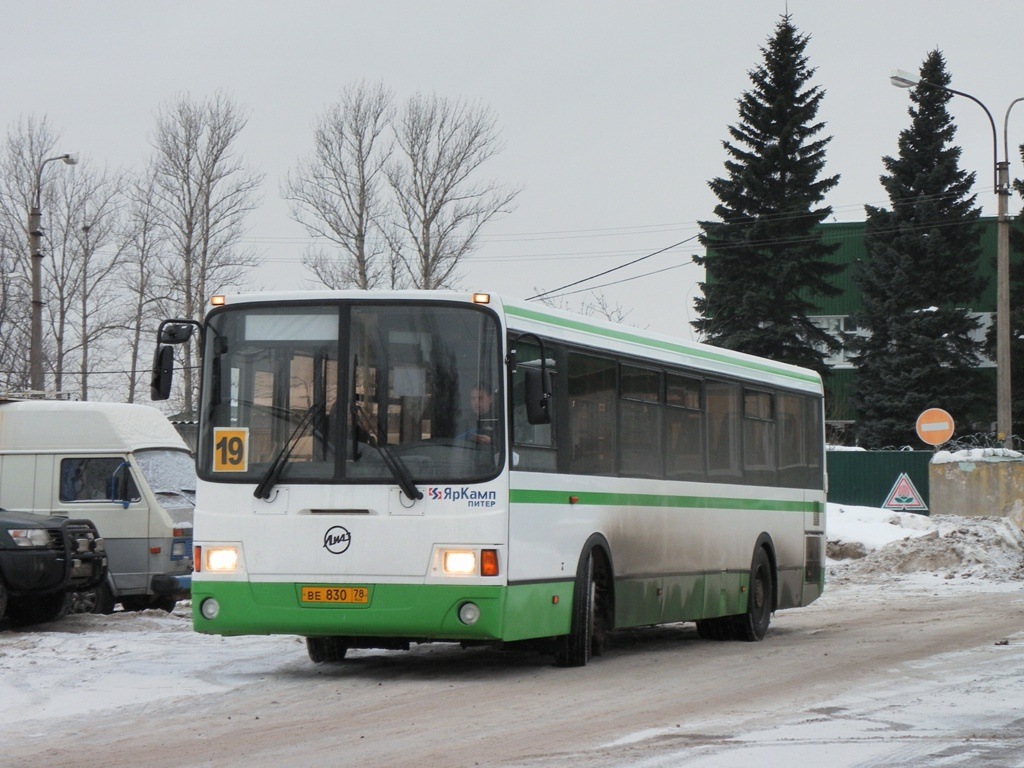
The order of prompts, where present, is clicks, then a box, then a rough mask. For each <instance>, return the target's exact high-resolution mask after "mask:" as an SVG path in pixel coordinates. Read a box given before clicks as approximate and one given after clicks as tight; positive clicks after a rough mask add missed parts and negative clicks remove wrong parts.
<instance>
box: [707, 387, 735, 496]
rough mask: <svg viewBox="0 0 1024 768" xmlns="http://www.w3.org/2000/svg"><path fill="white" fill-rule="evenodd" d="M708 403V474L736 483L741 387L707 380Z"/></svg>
mask: <svg viewBox="0 0 1024 768" xmlns="http://www.w3.org/2000/svg"><path fill="white" fill-rule="evenodd" d="M705 393H706V398H707V404H708V474H709V475H710V476H711V477H714V478H716V479H718V480H722V481H726V482H728V481H730V480H731V481H734V482H738V481H739V480H740V478H741V477H742V471H741V467H740V420H741V418H740V417H741V413H742V406H743V403H742V399H741V397H740V387H739V385H737V384H729V383H726V382H722V381H709V382H708V383H707V385H706V387H705Z"/></svg>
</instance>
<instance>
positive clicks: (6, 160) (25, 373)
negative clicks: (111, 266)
mask: <svg viewBox="0 0 1024 768" xmlns="http://www.w3.org/2000/svg"><path fill="white" fill-rule="evenodd" d="M59 140H60V133H59V132H57V131H55V130H54V129H53V128H52V127H51V126H50V124H49V122H48V121H47V119H46V118H45V117H44V118H41V119H37V118H34V117H29V118H23V119H19V120H18V122H17V123H15V124H14V125H13V126H12V127H11V128H10V129H9V130H8V133H7V136H6V139H5V141H4V143H3V147H2V150H0V288H2V290H3V302H2V304H0V388H2V389H5V390H23V389H28V386H29V328H30V317H31V309H32V305H31V286H32V282H31V264H30V262H29V252H28V240H29V238H28V211H29V208H30V207H31V206H32V202H33V198H34V195H35V184H36V176H37V173H38V169H39V168H40V166H41V164H42V162H43V160H44V159H45V158H48V157H51V156H53V154H54V148H55V147H56V145H57V142H58V141H59ZM53 178H54V176H53V175H52V174H50V175H47V176H44V177H43V178H42V186H41V188H40V198H41V200H42V201H43V210H45V211H46V212H47V217H48V218H49V217H52V215H53V210H54V208H53V205H52V203H53V200H52V185H53ZM43 225H44V227H45V226H47V223H46V220H44V222H43ZM44 242H46V241H45V240H44ZM44 311H45V307H44ZM48 342H49V340H48V339H43V343H44V351H45V350H46V348H47V347H48V346H50V345H49V343H48Z"/></svg>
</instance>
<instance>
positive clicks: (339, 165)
mask: <svg viewBox="0 0 1024 768" xmlns="http://www.w3.org/2000/svg"><path fill="white" fill-rule="evenodd" d="M393 117H394V107H393V106H392V95H391V92H390V91H389V90H387V89H386V88H384V86H383V85H382V84H379V83H378V84H376V85H373V86H370V85H367V84H366V83H365V82H361V83H359V84H357V85H352V86H349V87H347V88H346V89H345V90H344V91H342V94H341V99H340V101H339V102H337V103H336V104H333V105H332V106H330V107H328V108H327V110H326V111H325V112H324V113H323V114H322V115H321V116H320V117H319V118H318V119H317V121H316V123H315V127H314V134H313V137H314V144H315V146H314V150H313V154H312V156H310V157H309V158H307V159H304V160H300V161H299V165H298V168H297V170H296V172H295V174H294V175H292V174H288V177H287V179H286V181H285V188H284V197H285V199H287V200H290V201H291V203H292V209H291V210H292V217H293V218H294V219H295V220H296V221H298V222H299V223H300V224H302V225H303V226H304V227H305V228H306V231H307V232H308V233H309V234H310V235H312V236H314V237H321V238H324V239H326V240H327V241H329V242H331V243H333V244H334V245H336V246H337V247H338V248H339V249H340V251H341V255H340V256H339V255H337V252H336V251H327V250H324V249H323V248H316V249H311V251H310V252H309V253H307V254H306V255H305V256H304V257H303V264H305V265H306V267H307V268H308V269H309V270H310V271H311V272H312V273H313V274H314V275H315V276H316V278H317V279H318V280H319V281H320V282H321V283H323V284H324V285H325V286H327V287H328V288H353V287H354V288H362V289H364V290H366V289H371V288H377V287H380V286H381V285H382V284H385V283H386V282H388V281H390V280H391V275H392V274H393V272H394V271H393V270H392V269H391V268H390V267H391V263H390V258H389V257H390V250H389V248H388V245H387V242H386V240H385V238H384V236H383V229H382V228H383V227H384V226H385V224H384V222H385V220H386V218H387V213H388V211H387V208H388V204H387V200H386V198H385V197H384V194H383V193H384V192H385V190H384V189H383V186H384V184H383V183H384V166H385V164H386V163H387V161H388V159H389V158H390V157H391V152H392V148H393V143H392V142H391V140H390V138H389V136H388V135H387V131H388V128H389V126H390V123H391V121H392V119H393Z"/></svg>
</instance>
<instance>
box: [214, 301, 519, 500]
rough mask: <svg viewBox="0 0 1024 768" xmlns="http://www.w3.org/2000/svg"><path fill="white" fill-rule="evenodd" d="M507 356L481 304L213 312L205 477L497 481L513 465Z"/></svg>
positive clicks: (264, 482)
mask: <svg viewBox="0 0 1024 768" xmlns="http://www.w3.org/2000/svg"><path fill="white" fill-rule="evenodd" d="M501 355H502V351H501V343H500V334H499V326H498V322H497V319H496V317H495V316H494V314H493V313H492V312H491V311H489V310H486V309H483V308H480V307H475V306H466V305H453V304H437V303H433V304H431V303H422V304H409V303H407V302H406V303H402V304H388V303H384V302H380V303H369V302H343V303H332V304H326V303H321V304H303V305H294V304H292V305H289V306H288V307H275V306H273V305H264V304H243V305H237V306H233V307H226V308H224V309H223V310H220V311H217V312H216V313H211V315H210V318H209V326H208V330H207V333H206V350H205V355H204V377H203V381H204V389H203V395H202V401H203V407H202V413H201V415H200V441H199V461H198V465H199V472H200V476H202V477H203V478H204V479H208V480H219V481H229V482H230V481H243V482H257V483H260V485H261V486H263V487H266V486H268V485H273V484H275V483H277V482H300V483H301V482H309V483H327V482H330V483H396V482H397V483H398V484H400V485H402V486H403V489H404V488H406V487H407V485H408V481H409V480H411V481H412V482H413V483H466V482H474V481H482V480H486V479H489V478H492V477H494V476H495V475H496V474H497V472H498V471H499V470H500V469H501V467H502V466H503V464H504V459H505V438H504V435H505V429H504V421H503V420H504V408H503V405H502V404H503V402H504V400H503V396H502V381H501ZM403 478H404V480H405V482H403ZM268 481H269V482H268ZM268 492H269V491H268Z"/></svg>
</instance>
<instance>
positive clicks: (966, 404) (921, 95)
mask: <svg viewBox="0 0 1024 768" xmlns="http://www.w3.org/2000/svg"><path fill="white" fill-rule="evenodd" d="M920 76H921V80H922V81H923V83H922V84H921V85H918V86H916V87H915V88H914V89H912V90H911V92H910V99H911V102H912V103H911V106H910V109H909V113H910V116H911V123H910V127H909V128H906V129H904V130H903V131H902V132H901V133H900V137H899V144H898V147H899V155H898V156H897V157H895V158H894V157H884V158H883V159H882V162H883V164H884V166H885V169H886V171H887V173H886V174H884V175H883V176H882V177H881V182H882V186H883V187H884V188H885V191H886V193H887V194H888V196H889V202H890V204H891V206H892V208H891V210H888V209H885V208H876V207H873V206H867V207H866V208H867V220H866V223H865V230H864V246H865V251H866V258H865V260H864V261H863V262H861V263H860V264H858V265H857V266H856V268H855V273H854V279H855V281H856V283H857V285H858V286H859V288H860V291H861V304H862V313H861V315H860V318H859V320H860V326H861V328H862V329H863V330H864V331H866V333H867V335H866V336H863V337H861V338H860V339H859V340H858V342H857V344H856V350H857V354H856V356H855V357H854V362H855V363H856V365H857V373H856V376H855V379H854V392H853V405H854V407H855V409H856V410H857V413H858V423H857V435H858V439H859V441H860V443H861V445H863V446H865V447H869V448H881V447H897V446H903V445H908V444H909V445H919V446H920V441H919V440H918V439H917V437H916V434H915V423H916V420H917V417H918V415H919V414H920V413H921V411H923V410H925V409H926V408H929V407H939V408H944V409H945V410H947V411H949V412H950V413H951V414H952V415H953V418H954V419H955V420H956V421H957V422H958V423H960V424H965V423H969V422H970V421H971V420H972V419H973V418H975V417H976V416H977V415H978V414H977V412H976V403H977V382H978V380H977V371H976V366H977V364H978V362H979V352H980V343H979V341H978V340H977V339H975V338H974V337H973V335H972V334H976V331H977V329H978V327H979V322H978V321H977V319H976V318H975V317H972V315H971V310H970V305H971V303H973V302H976V301H977V298H978V296H979V294H980V293H981V291H982V289H983V288H984V285H985V281H984V279H983V278H981V277H979V275H978V259H979V257H980V254H981V246H980V243H979V236H980V226H979V223H978V219H979V217H980V215H981V211H980V209H979V208H978V207H977V206H976V205H975V198H976V196H975V195H973V194H971V188H972V186H973V184H974V174H973V173H966V172H964V171H963V170H961V169H960V167H959V161H960V148H959V147H958V146H955V145H954V144H953V143H952V142H953V139H954V136H955V134H956V126H955V125H954V123H953V120H952V118H951V117H950V115H949V113H948V111H947V109H946V106H947V103H948V102H949V100H950V99H951V98H953V94H951V93H950V92H949V91H945V90H942V88H941V87H935V86H948V85H949V82H950V76H949V74H948V72H947V71H946V62H945V59H944V58H943V56H942V54H941V52H939V51H938V50H936V51H932V52H931V53H929V54H928V56H927V58H926V59H925V61H924V64H923V65H922V66H921V72H920ZM928 84H931V85H928Z"/></svg>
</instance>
